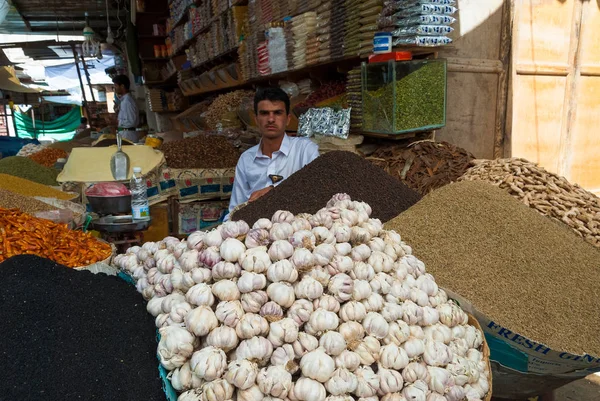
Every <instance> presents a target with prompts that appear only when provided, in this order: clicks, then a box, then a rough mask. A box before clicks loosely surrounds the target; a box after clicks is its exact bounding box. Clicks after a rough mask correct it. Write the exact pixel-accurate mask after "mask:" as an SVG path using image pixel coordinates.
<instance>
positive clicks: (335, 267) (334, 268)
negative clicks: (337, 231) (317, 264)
mask: <svg viewBox="0 0 600 401" xmlns="http://www.w3.org/2000/svg"><path fill="white" fill-rule="evenodd" d="M337 245H340V244H337ZM336 250H337V248H336ZM353 267H354V262H353V261H352V258H350V257H349V256H344V255H341V254H338V255H334V256H333V259H331V262H329V264H328V265H327V270H328V271H329V274H333V275H336V274H339V273H350V272H351V271H352V268H353Z"/></svg>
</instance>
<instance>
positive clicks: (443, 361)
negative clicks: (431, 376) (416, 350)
mask: <svg viewBox="0 0 600 401" xmlns="http://www.w3.org/2000/svg"><path fill="white" fill-rule="evenodd" d="M452 356H453V355H452V351H450V348H448V346H447V345H446V344H444V343H442V342H439V341H434V340H425V349H424V352H423V360H424V361H425V363H426V364H427V365H429V366H446V365H447V364H449V363H450V362H452Z"/></svg>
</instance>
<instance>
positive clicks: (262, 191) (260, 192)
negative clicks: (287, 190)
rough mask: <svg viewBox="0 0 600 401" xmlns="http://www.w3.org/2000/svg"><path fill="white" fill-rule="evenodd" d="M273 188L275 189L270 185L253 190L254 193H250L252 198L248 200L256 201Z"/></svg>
mask: <svg viewBox="0 0 600 401" xmlns="http://www.w3.org/2000/svg"><path fill="white" fill-rule="evenodd" d="M272 189H273V186H268V187H266V188H263V189H259V190H258V191H256V192H253V193H252V195H250V199H248V202H254V201H255V200H257V199H258V198H260V197H261V196H263V195H264V194H266V193H267V192H269V191H270V190H272Z"/></svg>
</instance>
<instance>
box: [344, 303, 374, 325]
mask: <svg viewBox="0 0 600 401" xmlns="http://www.w3.org/2000/svg"><path fill="white" fill-rule="evenodd" d="M339 315H340V318H341V319H342V320H343V321H344V322H348V321H354V322H362V320H363V319H364V318H365V317H366V316H367V309H366V308H365V306H364V305H363V304H362V303H360V302H358V301H349V302H346V303H345V304H343V305H342V307H341V308H340V313H339Z"/></svg>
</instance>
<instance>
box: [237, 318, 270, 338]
mask: <svg viewBox="0 0 600 401" xmlns="http://www.w3.org/2000/svg"><path fill="white" fill-rule="evenodd" d="M235 332H236V334H237V336H238V337H239V338H241V339H244V340H247V339H249V338H252V337H255V336H265V335H266V334H267V333H268V332H269V322H267V319H265V318H264V317H262V316H260V315H256V314H254V313H246V314H244V315H243V316H242V318H241V319H240V320H239V322H238V323H237V325H236V326H235Z"/></svg>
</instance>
